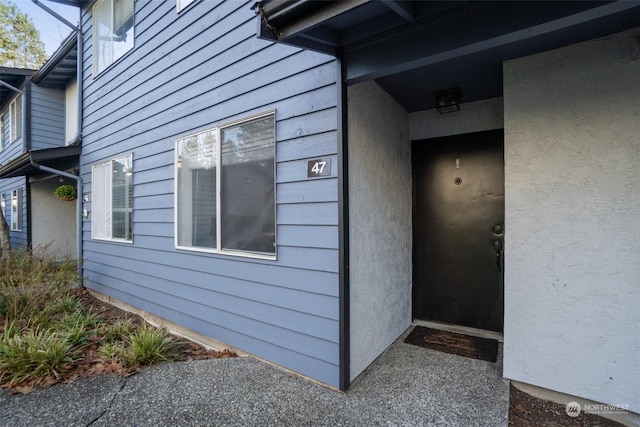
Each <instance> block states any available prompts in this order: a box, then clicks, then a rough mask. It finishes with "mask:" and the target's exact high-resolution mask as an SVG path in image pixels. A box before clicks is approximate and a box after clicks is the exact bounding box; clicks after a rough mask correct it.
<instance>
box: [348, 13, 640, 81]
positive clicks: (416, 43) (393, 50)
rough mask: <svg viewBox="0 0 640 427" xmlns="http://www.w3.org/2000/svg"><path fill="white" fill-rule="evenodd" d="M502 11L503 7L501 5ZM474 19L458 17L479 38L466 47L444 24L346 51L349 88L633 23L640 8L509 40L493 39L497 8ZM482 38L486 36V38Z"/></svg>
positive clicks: (524, 30) (554, 24)
mask: <svg viewBox="0 0 640 427" xmlns="http://www.w3.org/2000/svg"><path fill="white" fill-rule="evenodd" d="M516 4H517V2H516ZM498 6H500V4H499V3H498ZM473 14H474V19H475V20H474V21H473V22H471V21H470V20H469V21H467V20H464V19H462V18H461V17H456V19H458V20H460V21H462V20H464V21H465V24H464V25H465V28H467V30H468V33H467V34H473V35H474V36H475V39H470V40H466V41H465V40H464V39H463V38H461V37H454V34H455V32H456V31H457V30H456V28H455V27H454V26H453V25H452V22H449V21H440V22H438V23H435V24H429V25H422V26H414V27H411V28H408V29H407V30H406V31H398V32H396V33H394V34H392V35H388V34H386V35H381V36H374V37H373V38H370V39H367V40H366V41H365V42H364V43H362V44H356V45H353V46H351V47H348V48H347V49H345V66H346V75H345V77H346V79H347V83H349V84H354V83H359V82H363V81H367V80H372V79H378V78H382V77H386V76H389V75H393V74H397V73H401V72H404V71H409V70H413V69H417V68H420V67H425V66H429V65H433V64H437V63H442V62H445V61H448V60H451V59H456V58H461V57H465V56H467V55H473V54H477V53H481V52H484V51H489V50H492V49H496V48H500V47H504V46H508V45H511V44H515V43H522V42H526V41H527V40H532V39H535V38H536V37H540V36H549V35H553V34H554V33H556V32H560V31H562V30H564V29H567V28H570V27H574V26H578V25H585V24H586V25H595V23H596V22H597V21H599V20H602V19H608V18H611V17H613V16H614V15H618V16H616V17H615V19H619V18H625V19H628V20H632V19H635V18H637V19H638V20H639V21H640V2H637V1H629V2H626V1H617V2H612V3H607V4H605V5H602V6H598V7H593V8H589V9H586V10H583V11H581V12H578V13H574V14H572V15H569V16H564V17H561V18H558V19H554V20H550V21H547V22H543V23H540V24H538V25H527V24H526V20H525V19H523V24H522V25H521V26H520V27H519V28H511V30H510V31H509V30H507V32H505V33H504V34H491V33H487V30H486V27H487V24H486V22H491V21H490V19H491V17H492V16H493V18H495V13H494V10H493V9H492V8H491V7H486V8H485V7H479V8H478V9H476V10H475V11H474V12H473ZM525 18H526V17H525ZM458 29H459V27H458ZM452 32H453V34H452ZM482 34H484V35H485V36H484V37H482ZM478 35H480V37H478Z"/></svg>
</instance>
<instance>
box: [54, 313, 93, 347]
mask: <svg viewBox="0 0 640 427" xmlns="http://www.w3.org/2000/svg"><path fill="white" fill-rule="evenodd" d="M99 322H100V319H99V318H98V317H96V316H95V315H94V314H93V313H92V312H91V310H87V311H84V310H77V311H75V312H73V313H72V314H70V315H68V316H66V317H63V318H61V319H59V320H57V321H56V322H54V323H53V324H52V326H53V327H54V329H55V330H57V331H58V334H59V336H60V337H63V338H65V339H66V340H67V342H68V343H69V344H70V345H71V346H73V347H77V346H81V345H84V344H86V343H87V341H88V338H89V336H90V335H92V334H94V332H95V330H94V329H95V327H96V326H97V325H98V324H99Z"/></svg>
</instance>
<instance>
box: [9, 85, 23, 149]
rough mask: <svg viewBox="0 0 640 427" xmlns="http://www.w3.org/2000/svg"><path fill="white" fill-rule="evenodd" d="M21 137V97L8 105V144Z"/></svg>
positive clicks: (17, 97)
mask: <svg viewBox="0 0 640 427" xmlns="http://www.w3.org/2000/svg"><path fill="white" fill-rule="evenodd" d="M21 136H22V95H18V96H16V97H15V98H14V99H13V101H11V104H9V142H13V141H15V140H16V139H18V138H20V137H21Z"/></svg>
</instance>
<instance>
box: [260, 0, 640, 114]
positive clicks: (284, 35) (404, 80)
mask: <svg viewBox="0 0 640 427" xmlns="http://www.w3.org/2000/svg"><path fill="white" fill-rule="evenodd" d="M256 10H257V12H258V13H260V14H261V17H260V18H259V19H260V24H261V25H260V35H261V37H263V38H268V39H272V40H277V41H280V42H283V43H287V44H292V45H295V46H300V47H305V48H309V49H313V50H318V51H322V52H326V53H329V54H333V55H338V54H341V56H342V58H343V61H344V65H345V77H346V82H347V83H349V84H353V83H358V82H363V81H367V80H371V79H374V80H376V81H377V82H378V84H379V85H380V86H381V87H383V88H384V89H385V90H386V91H387V92H388V93H390V94H391V95H392V96H393V97H394V98H395V99H396V100H397V101H398V102H399V103H400V104H401V105H403V106H404V108H405V109H406V110H407V111H409V112H414V111H419V110H424V109H430V108H433V107H434V106H435V99H434V97H433V94H432V92H433V91H435V90H440V89H446V88H449V87H455V86H459V87H460V88H461V89H462V92H463V97H462V102H470V101H475V100H479V99H486V98H491V97H495V96H500V95H502V63H503V61H505V60H508V59H513V58H518V57H522V56H527V55H531V54H534V53H538V52H543V51H546V50H551V49H557V48H559V47H562V46H566V45H569V44H573V43H578V42H580V41H585V40H589V39H593V38H597V37H602V36H605V35H607V34H611V33H615V32H619V31H623V30H626V29H629V28H632V27H635V26H640V1H635V0H633V1H614V2H606V1H604V2H603V1H571V2H558V1H547V2H544V1H514V2H510V1H486V2H477V1H419V2H413V1H400V0H393V1H390V0H385V1H374V0H351V1H311V0H264V1H263V2H261V3H258V4H257V6H256Z"/></svg>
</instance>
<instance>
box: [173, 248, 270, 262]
mask: <svg viewBox="0 0 640 427" xmlns="http://www.w3.org/2000/svg"><path fill="white" fill-rule="evenodd" d="M175 248H176V249H178V250H180V251H186V252H199V253H207V254H213V255H225V256H230V257H234V258H251V259H260V260H265V261H276V260H277V259H278V255H277V253H275V254H266V253H260V252H244V251H231V250H221V251H219V250H216V249H207V248H199V247H192V246H175Z"/></svg>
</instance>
